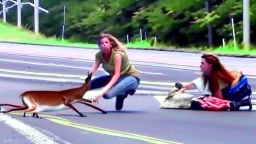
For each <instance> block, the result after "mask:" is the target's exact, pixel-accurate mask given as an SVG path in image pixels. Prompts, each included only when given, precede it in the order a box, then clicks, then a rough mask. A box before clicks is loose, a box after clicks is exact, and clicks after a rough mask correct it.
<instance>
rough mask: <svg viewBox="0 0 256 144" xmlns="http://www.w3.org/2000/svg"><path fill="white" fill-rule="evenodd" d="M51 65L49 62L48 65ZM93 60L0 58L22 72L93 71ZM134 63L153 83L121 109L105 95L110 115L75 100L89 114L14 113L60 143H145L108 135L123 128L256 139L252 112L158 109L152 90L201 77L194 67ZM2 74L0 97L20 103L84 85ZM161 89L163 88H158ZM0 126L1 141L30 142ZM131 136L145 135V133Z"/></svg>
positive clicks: (205, 139)
mask: <svg viewBox="0 0 256 144" xmlns="http://www.w3.org/2000/svg"><path fill="white" fill-rule="evenodd" d="M49 64H51V65H50V66H48V65H49ZM91 65H92V63H91V62H90V61H82V60H78V59H50V58H32V57H27V56H11V55H8V56H3V55H2V56H1V58H0V69H9V70H11V69H12V70H15V71H19V72H21V71H33V72H41V73H49V74H51V73H58V74H60V73H62V74H69V75H84V76H86V73H87V71H88V70H89V69H87V68H90V67H91ZM72 67H73V68H72ZM136 68H138V69H139V70H140V71H142V73H141V77H142V81H147V82H152V84H143V83H142V84H141V85H140V87H139V90H147V91H148V94H146V93H145V94H135V95H134V96H129V97H128V98H127V99H126V100H125V102H124V108H123V110H122V111H120V112H117V111H115V99H111V100H104V99H101V100H100V101H99V105H100V107H101V108H103V109H105V110H106V111H108V114H106V115H104V114H101V113H100V112H97V111H95V110H93V109H91V108H88V107H85V106H84V105H79V104H77V105H75V106H76V107H77V109H78V110H80V111H81V112H82V113H83V114H85V115H87V117H79V116H78V115H77V113H75V112H74V111H72V110H63V111H58V112H48V113H42V115H45V116H43V119H35V118H30V117H27V118H24V117H22V116H20V115H13V114H10V116H11V117H13V118H15V119H18V120H19V121H21V122H23V123H25V124H27V125H29V126H31V127H33V128H35V129H37V130H38V131H40V132H42V133H44V134H45V135H47V136H49V137H52V138H53V140H54V141H55V142H57V143H68V142H71V143H75V144H76V143H79V144H80V143H81V144H84V143H88V144H89V143H90V144H91V143H92V144H94V143H99V144H100V143H111V144H119V143H124V144H125V143H127V144H131V143H132V144H143V143H146V142H145V141H142V140H134V139H128V138H121V137H114V136H109V134H110V135H111V134H112V135H115V136H117V135H119V136H120V135H121V134H122V133H121V132H125V133H124V135H126V136H129V134H127V133H133V134H139V135H144V136H150V137H154V138H158V139H163V140H168V141H175V142H179V143H184V144H204V143H207V144H217V143H218V144H245V143H253V142H254V141H255V140H254V136H255V133H256V129H255V128H256V124H255V120H256V114H255V112H254V111H251V112H247V111H240V112H230V111H227V112H208V111H207V112H206V111H191V110H169V109H168V110H164V109H159V102H158V101H157V100H156V99H155V98H154V97H152V96H151V93H150V92H151V91H163V92H167V90H168V89H170V88H171V85H170V86H168V85H164V84H165V83H173V82H188V81H190V80H193V79H194V78H196V77H198V76H199V75H198V74H196V72H195V71H184V70H176V69H171V68H162V67H157V66H154V65H153V64H152V66H141V65H136ZM1 73H2V74H3V72H0V81H1V83H0V91H1V96H0V101H1V102H12V103H21V101H20V99H19V95H20V94H21V93H22V92H24V91H27V90H39V89H40V90H61V89H67V88H72V87H77V86H79V85H80V84H81V83H79V82H64V83H63V82H57V81H56V82H53V81H52V82H51V81H40V80H24V79H14V78H4V77H3V76H1ZM5 73H7V72H5ZM154 73H155V74H154ZM13 74H15V73H13ZM101 74H104V72H102V71H101V72H99V73H97V75H101ZM24 75H25V74H24ZM34 76H36V75H34ZM41 77H42V78H43V77H44V76H41ZM161 82H162V83H161ZM159 83H160V84H159ZM250 83H251V85H252V87H253V90H254V91H255V89H256V79H253V78H251V79H250ZM157 88H159V89H160V88H162V89H160V90H158V89H157ZM163 89H164V90H163ZM139 90H138V91H139ZM163 96H164V95H163ZM49 116H53V117H49ZM0 117H1V116H0ZM57 118H64V119H68V120H69V122H65V121H64V120H57ZM90 126H92V127H90ZM0 127H1V131H2V132H3V131H4V132H5V133H4V135H3V134H1V136H0V138H1V139H0V141H1V142H4V141H7V140H8V139H11V140H12V141H13V143H16V142H19V143H29V141H28V140H26V139H25V138H24V136H21V135H20V134H18V133H17V132H16V131H15V130H13V129H11V128H8V126H6V125H5V124H3V123H2V122H0ZM99 127H100V128H105V129H100V128H99ZM106 129H108V130H106ZM109 129H111V130H115V131H110V130H109ZM7 134H8V135H7ZM9 134H10V136H9ZM58 137H59V138H58ZM132 137H133V138H134V137H137V138H138V139H144V140H145V139H146V138H143V137H142V136H132ZM158 141H160V140H158ZM158 143H160V142H158Z"/></svg>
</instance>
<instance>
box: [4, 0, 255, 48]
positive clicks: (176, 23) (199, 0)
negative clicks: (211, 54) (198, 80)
mask: <svg viewBox="0 0 256 144" xmlns="http://www.w3.org/2000/svg"><path fill="white" fill-rule="evenodd" d="M208 1H209V2H210V6H211V12H210V13H207V12H206V8H205V0H44V1H41V4H40V5H41V6H42V7H44V8H47V9H48V10H49V11H50V13H49V14H45V13H43V12H41V13H40V17H41V18H40V31H41V32H42V33H43V34H45V35H46V36H56V37H60V36H61V30H62V24H63V5H66V6H67V7H66V8H67V9H66V29H65V37H66V38H68V39H69V40H71V41H75V42H89V43H95V42H96V39H97V36H98V35H99V34H100V33H102V32H109V33H112V34H114V35H115V36H117V37H118V38H119V39H120V40H121V41H123V42H126V36H127V35H129V38H130V40H132V41H134V42H135V41H138V40H139V39H140V29H142V30H143V39H146V40H147V41H150V42H151V43H152V44H153V43H154V42H153V40H154V37H155V36H156V37H157V43H158V44H159V45H162V44H164V45H173V46H183V47H185V46H207V45H208V24H211V25H212V28H213V39H214V41H213V42H214V46H217V47H218V46H219V45H221V44H222V39H223V38H224V39H225V40H226V41H230V40H232V38H233V37H232V26H231V18H233V20H234V26H235V34H236V40H237V43H238V44H239V43H241V42H242V38H243V33H242V31H243V23H242V18H243V16H242V10H243V6H242V0H208ZM27 7H29V6H27ZM255 12H256V0H251V1H250V20H251V37H255V36H256V32H255V27H256V14H255ZM22 13H23V25H25V26H26V27H27V28H29V29H31V30H33V9H32V8H26V9H23V12H22ZM8 21H9V22H11V23H16V10H12V11H11V12H10V13H8ZM145 31H146V36H144V33H145ZM251 42H252V44H254V43H255V42H256V40H255V39H251Z"/></svg>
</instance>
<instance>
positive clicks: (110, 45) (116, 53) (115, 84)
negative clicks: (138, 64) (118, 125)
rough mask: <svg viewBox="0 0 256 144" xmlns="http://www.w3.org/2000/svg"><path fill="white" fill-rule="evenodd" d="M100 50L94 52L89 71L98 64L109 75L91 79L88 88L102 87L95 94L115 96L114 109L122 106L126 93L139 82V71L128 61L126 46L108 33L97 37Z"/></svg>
mask: <svg viewBox="0 0 256 144" xmlns="http://www.w3.org/2000/svg"><path fill="white" fill-rule="evenodd" d="M98 45H99V47H100V51H99V52H98V53H96V56H95V63H94V64H93V66H92V69H91V72H92V73H95V72H96V70H97V69H98V67H99V66H100V64H102V67H103V69H104V70H105V71H106V72H107V73H109V75H103V76H99V77H97V78H95V79H93V80H92V81H91V85H90V89H97V88H101V87H104V88H103V89H102V90H101V91H100V93H99V94H98V95H97V96H95V98H94V99H93V101H98V99H99V98H101V97H103V98H105V99H111V98H114V97H116V110H121V109H122V108H123V101H124V99H125V98H126V97H127V95H128V94H131V95H133V94H134V93H135V91H136V89H137V88H138V86H139V84H140V77H139V71H138V70H137V69H136V68H135V67H134V66H133V65H132V64H131V63H130V61H129V58H128V54H127V51H126V48H125V47H124V46H123V44H122V43H121V42H119V40H118V39H117V38H115V37H114V36H112V35H110V34H101V35H100V37H99V39H98Z"/></svg>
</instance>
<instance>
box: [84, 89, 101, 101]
mask: <svg viewBox="0 0 256 144" xmlns="http://www.w3.org/2000/svg"><path fill="white" fill-rule="evenodd" d="M101 89H102V88H98V89H92V90H88V91H87V92H86V93H85V94H84V96H83V99H87V100H93V98H95V97H96V96H98V95H99V94H100V91H101Z"/></svg>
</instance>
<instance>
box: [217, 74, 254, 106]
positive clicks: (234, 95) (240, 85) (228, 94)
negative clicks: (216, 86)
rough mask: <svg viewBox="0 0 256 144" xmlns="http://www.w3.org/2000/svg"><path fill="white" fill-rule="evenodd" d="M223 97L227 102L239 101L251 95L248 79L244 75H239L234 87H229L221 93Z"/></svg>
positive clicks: (230, 85)
mask: <svg viewBox="0 0 256 144" xmlns="http://www.w3.org/2000/svg"><path fill="white" fill-rule="evenodd" d="M222 94H223V96H224V97H225V99H226V100H229V101H240V100H242V99H243V98H245V97H246V96H251V95H252V89H251V86H250V85H249V84H248V79H247V77H246V76H245V75H241V76H240V78H239V81H238V82H237V83H236V85H234V86H232V84H229V86H228V87H227V88H226V89H224V90H223V91H222Z"/></svg>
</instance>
